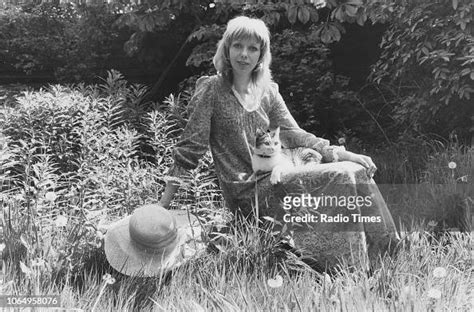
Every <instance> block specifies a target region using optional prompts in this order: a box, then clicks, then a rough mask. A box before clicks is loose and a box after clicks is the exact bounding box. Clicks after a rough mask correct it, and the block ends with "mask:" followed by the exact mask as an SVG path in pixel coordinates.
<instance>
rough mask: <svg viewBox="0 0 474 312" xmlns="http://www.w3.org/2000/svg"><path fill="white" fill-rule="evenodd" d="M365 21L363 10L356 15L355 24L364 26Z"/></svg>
mask: <svg viewBox="0 0 474 312" xmlns="http://www.w3.org/2000/svg"><path fill="white" fill-rule="evenodd" d="M366 21H367V14H366V13H365V11H363V12H362V13H360V14H359V15H357V24H358V25H360V26H364V24H365V22H366Z"/></svg>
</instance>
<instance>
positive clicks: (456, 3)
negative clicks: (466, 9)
mask: <svg viewBox="0 0 474 312" xmlns="http://www.w3.org/2000/svg"><path fill="white" fill-rule="evenodd" d="M457 8H458V0H453V9H455V10H456V9H457Z"/></svg>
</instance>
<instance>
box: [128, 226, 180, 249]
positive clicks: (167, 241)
mask: <svg viewBox="0 0 474 312" xmlns="http://www.w3.org/2000/svg"><path fill="white" fill-rule="evenodd" d="M129 230H130V238H131V239H132V240H133V242H134V243H135V244H137V245H139V246H141V247H144V248H146V249H156V250H159V249H164V248H166V247H168V246H170V245H172V243H173V242H174V241H175V240H176V238H177V237H178V234H177V233H178V231H177V229H174V230H172V231H170V232H169V233H168V234H167V235H166V236H165V237H163V238H162V239H160V240H159V241H150V240H146V239H137V236H138V237H139V236H140V235H134V234H135V231H133V230H132V228H130V229H129Z"/></svg>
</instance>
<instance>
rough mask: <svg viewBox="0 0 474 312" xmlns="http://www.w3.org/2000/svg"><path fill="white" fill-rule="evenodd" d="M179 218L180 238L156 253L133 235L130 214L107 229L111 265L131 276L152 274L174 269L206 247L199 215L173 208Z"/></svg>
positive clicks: (106, 243) (176, 218)
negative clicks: (146, 248) (134, 240)
mask: <svg viewBox="0 0 474 312" xmlns="http://www.w3.org/2000/svg"><path fill="white" fill-rule="evenodd" d="M169 212H170V213H171V214H172V215H173V217H174V218H175V220H176V227H177V239H176V241H175V242H174V244H172V245H171V246H169V247H168V249H167V250H165V251H160V252H159V253H153V252H150V251H149V250H145V249H143V248H142V247H140V246H137V245H136V244H135V243H134V242H133V240H132V239H131V237H130V232H129V221H130V217H131V216H128V217H126V218H123V219H121V220H119V221H117V222H116V223H114V224H112V225H111V226H110V228H109V229H108V230H107V233H106V235H105V240H104V250H105V255H106V257H107V260H108V261H109V263H110V265H111V266H112V267H113V268H114V269H115V270H117V271H119V272H121V273H123V274H125V275H129V276H143V277H151V276H157V275H160V274H163V273H164V272H166V271H169V270H171V269H174V268H176V267H178V266H180V265H182V264H183V263H185V262H186V261H187V260H189V259H190V258H191V257H193V256H196V255H197V254H198V253H200V252H202V251H203V250H205V245H204V243H203V241H202V239H201V227H200V225H199V221H198V220H197V218H196V217H195V216H193V215H191V214H189V213H188V212H187V211H183V210H170V211H169Z"/></svg>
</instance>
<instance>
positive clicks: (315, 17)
mask: <svg viewBox="0 0 474 312" xmlns="http://www.w3.org/2000/svg"><path fill="white" fill-rule="evenodd" d="M310 16H311V21H312V22H313V23H316V22H317V21H319V14H318V11H317V10H314V9H313V10H311V11H310Z"/></svg>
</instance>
